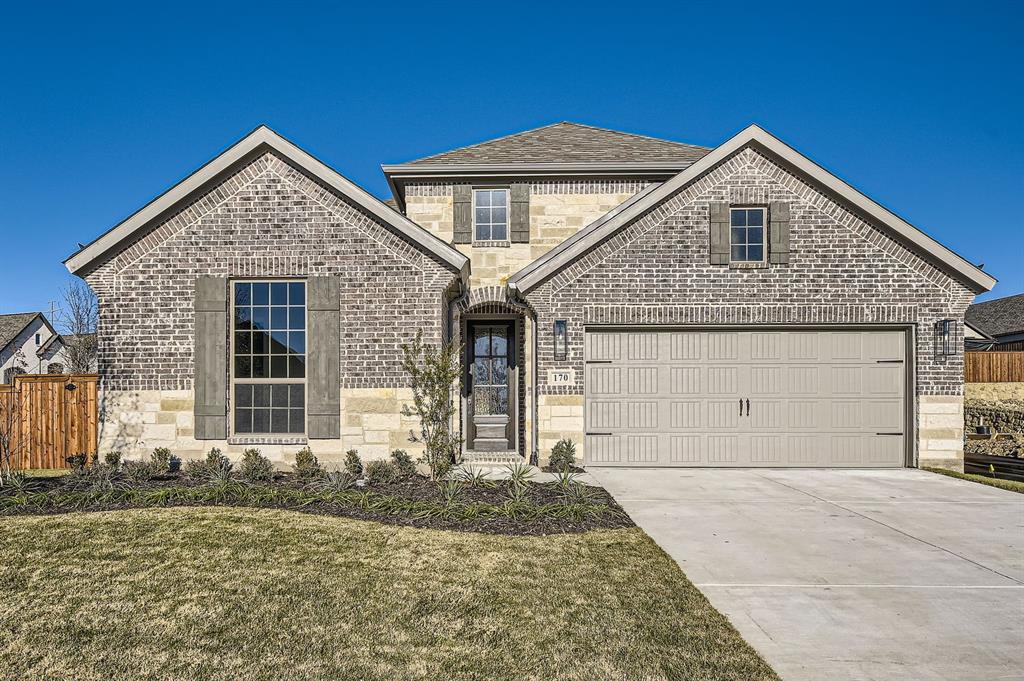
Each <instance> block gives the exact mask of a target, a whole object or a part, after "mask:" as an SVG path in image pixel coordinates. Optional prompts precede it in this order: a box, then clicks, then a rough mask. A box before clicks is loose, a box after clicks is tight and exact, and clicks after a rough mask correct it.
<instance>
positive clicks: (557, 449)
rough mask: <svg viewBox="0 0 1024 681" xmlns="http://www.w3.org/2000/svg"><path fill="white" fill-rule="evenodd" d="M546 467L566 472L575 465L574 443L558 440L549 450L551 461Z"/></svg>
mask: <svg viewBox="0 0 1024 681" xmlns="http://www.w3.org/2000/svg"><path fill="white" fill-rule="evenodd" d="M548 465H549V466H551V467H552V468H554V469H555V470H556V471H567V470H569V469H570V468H573V467H574V466H575V465H576V443H575V442H573V441H572V440H559V441H558V442H557V443H555V446H554V447H552V449H551V460H550V461H549V462H548Z"/></svg>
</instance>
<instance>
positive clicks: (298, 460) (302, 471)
mask: <svg viewBox="0 0 1024 681" xmlns="http://www.w3.org/2000/svg"><path fill="white" fill-rule="evenodd" d="M292 469H293V470H294V471H295V477H296V478H298V479H299V480H300V481H302V482H308V481H310V480H316V479H317V478H319V477H322V476H323V474H324V469H323V466H321V465H320V462H319V461H318V460H317V458H316V457H315V456H314V455H313V450H312V449H310V448H309V447H303V448H302V449H300V450H299V451H298V453H296V454H295V464H294V465H293V466H292Z"/></svg>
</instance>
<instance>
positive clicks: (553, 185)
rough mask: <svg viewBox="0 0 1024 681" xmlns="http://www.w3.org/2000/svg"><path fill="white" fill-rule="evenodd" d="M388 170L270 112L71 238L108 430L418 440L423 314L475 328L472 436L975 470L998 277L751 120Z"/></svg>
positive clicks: (465, 426) (527, 449)
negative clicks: (413, 355) (152, 191)
mask: <svg viewBox="0 0 1024 681" xmlns="http://www.w3.org/2000/svg"><path fill="white" fill-rule="evenodd" d="M383 171H384V174H385V176H386V177H387V179H388V182H389V184H390V186H391V189H392V193H393V203H392V205H387V204H385V203H383V202H381V201H380V200H378V199H376V198H375V197H373V196H371V195H370V194H368V193H367V192H366V191H364V190H362V189H360V188H359V187H358V186H356V185H354V184H353V183H352V182H350V181H348V180H346V179H345V178H344V177H343V176H341V175H340V174H338V173H337V172H336V171H334V170H332V169H331V168H329V167H328V166H326V165H325V164H323V163H321V162H320V161H318V160H317V159H315V158H313V157H312V156H310V155H309V154H307V153H306V152H304V151H302V150H301V149H299V148H298V147H296V146H295V145H293V144H292V143H290V142H288V141H287V140H285V139H283V138H282V137H280V136H279V135H277V134H276V133H274V132H273V131H271V130H269V129H268V128H266V127H260V128H258V129H256V130H255V131H253V132H252V133H251V134H249V135H248V136H246V137H245V138H244V139H242V140H240V141H239V142H237V143H236V144H235V145H233V146H232V147H230V148H229V149H228V150H227V151H225V152H224V153H222V154H221V155H219V156H218V157H216V158H215V159H213V160H212V161H210V162H209V163H207V164H206V165H205V166H203V167H202V168H200V169H199V170H198V171H196V172H195V173H194V174H193V175H191V176H189V177H188V178H186V179H185V180H183V181H181V182H180V183H179V184H177V185H175V186H174V187H172V188H171V189H170V190H168V191H167V192H166V193H165V194H163V195H161V196H160V197H158V198H157V199H155V200H154V201H153V202H151V203H150V204H148V205H147V206H145V207H144V208H142V209H141V210H139V211H138V212H137V213H135V214H134V215H132V216H131V217H129V218H128V219H127V220H125V221H124V222H122V223H121V224H119V225H117V226H115V227H114V228H113V229H111V230H110V231H108V232H107V233H106V234H104V235H102V236H101V237H99V238H98V239H96V240H95V241H93V242H92V243H91V244H89V245H88V246H86V247H85V248H83V249H82V250H80V251H79V252H78V253H75V254H74V255H72V256H71V257H70V258H69V259H68V260H67V261H66V264H67V266H68V268H69V269H70V270H71V271H72V272H73V273H75V274H77V275H78V276H81V277H82V278H83V279H85V280H86V281H87V282H88V283H89V285H90V286H91V287H92V288H93V290H94V291H95V292H96V294H97V296H98V297H99V300H100V320H99V333H100V342H99V356H100V360H99V370H100V373H101V377H102V396H103V428H102V433H103V434H102V442H101V448H104V449H107V448H119V449H122V450H124V451H125V452H126V453H128V454H131V453H138V452H143V451H146V450H148V449H151V448H153V447H156V446H167V447H170V448H172V449H173V450H175V451H176V452H177V453H179V454H180V455H183V456H198V455H200V454H201V453H202V452H203V451H204V450H206V449H208V448H209V447H211V446H218V447H221V448H222V449H225V450H226V451H228V452H229V453H231V452H237V451H240V450H241V449H242V448H244V447H246V446H254V445H257V446H259V447H260V448H261V449H262V450H263V451H264V453H266V454H268V455H270V456H271V457H272V458H276V459H278V460H281V461H288V460H289V457H291V456H292V455H294V452H295V451H296V450H297V449H298V448H299V447H300V446H302V445H304V444H309V445H310V446H311V447H312V448H313V450H314V452H316V453H317V455H318V456H320V457H321V459H324V460H327V461H332V460H336V459H339V458H340V457H341V456H342V455H343V452H344V451H345V450H347V449H349V448H352V447H355V448H357V449H359V450H360V452H361V453H362V454H363V455H364V456H368V457H370V458H375V457H380V456H384V455H386V453H387V452H388V451H390V450H391V449H393V448H399V447H401V448H407V449H412V450H414V449H415V447H412V446H410V444H409V442H408V432H409V429H410V428H412V427H415V422H414V421H412V420H410V419H408V418H407V417H405V416H403V415H402V413H401V411H402V405H403V404H404V403H406V402H408V401H409V399H410V396H411V395H410V391H409V388H408V384H407V379H406V377H405V376H404V375H403V372H402V370H401V351H400V346H401V344H402V343H404V342H406V341H408V340H410V339H411V338H412V337H413V336H414V335H415V334H416V332H418V331H421V332H422V333H423V334H424V337H425V339H426V340H427V341H428V342H432V343H439V342H442V341H447V340H452V341H454V342H456V343H458V344H459V345H460V346H461V347H462V363H463V367H464V379H463V381H462V387H461V390H460V394H459V419H460V423H459V427H460V428H461V432H462V435H463V437H464V439H465V443H464V456H465V458H466V459H468V460H477V461H510V460H517V459H532V460H540V461H541V462H543V461H544V460H545V459H546V457H547V455H548V454H549V452H550V449H551V446H552V445H553V444H554V443H555V442H556V441H557V440H558V439H560V438H571V439H573V440H574V441H576V443H577V444H578V446H579V448H580V451H581V453H582V455H583V457H584V461H585V462H586V463H587V464H589V465H609V466H615V465H626V466H817V467H884V466H916V465H942V466H949V467H953V468H960V467H962V459H963V444H962V440H963V321H964V313H965V310H966V309H967V306H968V305H969V304H970V303H971V302H972V300H973V298H974V296H975V294H976V293H979V292H981V291H985V290H989V289H991V287H992V286H993V284H994V283H995V280H994V279H993V278H992V277H991V276H989V275H988V274H986V273H984V272H982V271H981V270H980V269H978V268H977V267H975V266H973V265H972V264H971V263H969V262H968V261H966V260H964V259H963V258H961V257H960V256H958V255H956V254H955V253H953V252H951V251H949V250H948V249H946V248H944V247H943V246H941V245H940V244H938V243H936V242H935V241H934V240H932V239H930V238H929V237H928V236H927V235H925V234H924V233H923V232H921V231H919V230H917V229H916V228H914V227H913V226H911V225H909V224H908V223H906V222H905V221H903V220H902V219H900V218H899V217H897V216H896V215H894V214H893V213H891V212H889V211H888V210H886V209H885V208H883V207H882V206H880V205H878V204H876V203H874V202H873V201H871V200H870V199H868V198H867V197H865V196H864V195H862V194H860V193H859V192H857V191H856V190H855V189H853V188H852V187H850V186H849V185H847V184H845V183H844V182H842V181H841V180H839V179H838V178H836V177H834V176H833V175H831V174H829V173H828V172H826V171H825V170H823V169H822V168H820V167H819V166H817V165H816V164H814V163H813V162H812V161H810V160H808V159H807V158H805V157H804V156H802V155H800V154H799V153H798V152H796V151H794V150H793V149H792V148H790V147H788V146H787V145H785V144H784V143H782V142H781V141H779V140H778V139H776V138H775V137H773V136H771V135H770V134H768V133H766V132H765V131H763V130H761V129H760V128H758V127H756V126H751V127H749V128H747V129H745V130H743V131H742V132H740V133H739V134H737V135H736V136H734V137H733V138H731V139H729V140H727V141H726V142H724V143H723V144H722V145H720V146H719V147H717V148H715V149H709V148H704V147H698V146H693V145H688V144H681V143H677V142H670V141H665V140H657V139H652V138H648V137H642V136H639V135H632V134H627V133H621V132H615V131H610V130H603V129H599V128H593V127H589V126H583V125H578V124H573V123H558V124H554V125H550V126H546V127H543V128H539V129H536V130H529V131H526V132H523V133H519V134H515V135H510V136H507V137H502V138H498V139H495V140H491V141H488V142H483V143H481V144H476V145H473V146H469V147H464V148H461V149H456V150H453V151H449V152H446V153H442V154H438V155H435V156H431V157H428V158H424V159H418V160H415V161H411V162H407V163H402V164H397V165H385V166H383ZM392 206H394V207H392Z"/></svg>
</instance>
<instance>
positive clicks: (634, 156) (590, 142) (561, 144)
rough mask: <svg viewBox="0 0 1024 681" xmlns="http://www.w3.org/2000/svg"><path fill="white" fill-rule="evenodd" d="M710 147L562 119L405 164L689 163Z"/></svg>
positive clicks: (700, 156)
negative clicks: (561, 120)
mask: <svg viewBox="0 0 1024 681" xmlns="http://www.w3.org/2000/svg"><path fill="white" fill-rule="evenodd" d="M710 151H711V150H710V149H708V148H707V147H698V146H695V145H692V144H683V143H681V142H670V141H668V140H662V139H656V138H654V137H645V136H643V135H634V134H632V133H628V132H618V131H616V130H607V129H605V128H595V127H593V126H590V125H582V124H580V123H570V122H567V121H563V122H561V123H553V124H551V125H546V126H544V127H542V128H535V129H533V130H526V131H524V132H518V133H515V134H514V135H508V136H506V137H499V138H497V139H493V140H489V141H487V142H481V143H479V144H473V145H471V146H468V147H461V148H459V149H453V150H452V151H446V152H444V153H441V154H435V155H433V156H427V157H425V158H419V159H416V160H415V161H409V162H408V163H405V164H403V165H410V166H416V165H461V164H491V163H494V164H498V163H501V164H505V163H616V162H619V163H622V162H625V163H651V162H669V163H679V164H680V165H689V164H691V163H693V162H694V161H697V160H699V159H700V158H702V157H703V156H704V155H705V154H707V153H708V152H710Z"/></svg>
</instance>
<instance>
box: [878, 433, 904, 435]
mask: <svg viewBox="0 0 1024 681" xmlns="http://www.w3.org/2000/svg"><path fill="white" fill-rule="evenodd" d="M875 435H903V433H875Z"/></svg>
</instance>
